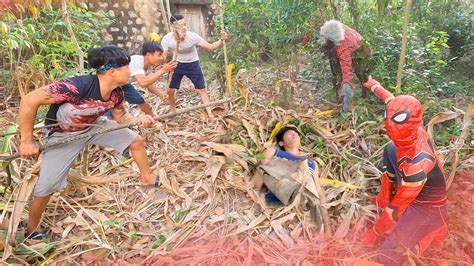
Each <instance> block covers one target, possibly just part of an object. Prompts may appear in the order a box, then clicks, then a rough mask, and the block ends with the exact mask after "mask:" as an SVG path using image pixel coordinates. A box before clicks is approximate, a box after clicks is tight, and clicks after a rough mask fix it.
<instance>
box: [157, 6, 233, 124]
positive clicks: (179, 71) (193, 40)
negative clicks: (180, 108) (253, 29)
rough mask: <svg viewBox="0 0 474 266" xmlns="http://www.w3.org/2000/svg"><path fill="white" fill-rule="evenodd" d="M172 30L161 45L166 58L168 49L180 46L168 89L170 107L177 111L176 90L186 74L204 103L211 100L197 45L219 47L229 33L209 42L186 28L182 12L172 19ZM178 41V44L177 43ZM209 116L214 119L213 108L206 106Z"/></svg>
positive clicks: (210, 47) (211, 49) (222, 33)
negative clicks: (176, 64)
mask: <svg viewBox="0 0 474 266" xmlns="http://www.w3.org/2000/svg"><path fill="white" fill-rule="evenodd" d="M170 22H171V26H172V28H173V31H172V32H169V33H168V34H166V35H165V37H163V40H162V41H161V46H162V47H163V51H164V58H166V56H167V52H168V50H176V47H177V46H178V51H177V54H178V57H177V60H176V61H178V66H177V67H176V69H175V71H174V73H173V76H172V77H171V82H170V85H169V89H168V97H169V103H170V109H171V111H172V112H174V111H176V98H175V92H176V90H177V89H179V87H180V85H181V80H182V78H183V77H184V76H186V77H188V78H189V79H190V80H191V81H192V82H193V85H194V88H195V89H197V91H198V93H199V95H200V96H201V99H202V102H203V103H208V102H209V95H208V94H207V92H206V84H205V81H204V75H203V73H202V70H201V65H200V64H199V55H198V53H197V49H196V48H197V46H201V47H203V48H205V49H207V50H209V51H213V50H215V49H217V48H219V47H220V46H221V45H222V43H223V41H224V40H226V39H227V33H226V32H221V34H220V39H219V40H218V41H215V42H213V43H208V42H207V41H205V40H204V39H203V38H202V37H201V36H199V35H198V34H196V33H194V32H191V31H188V30H187V29H186V22H185V20H184V17H183V16H182V15H180V14H175V15H173V16H172V17H171V19H170ZM177 43H178V45H177ZM206 111H207V114H208V116H209V118H211V119H213V118H214V115H213V114H212V111H211V108H210V107H208V108H206Z"/></svg>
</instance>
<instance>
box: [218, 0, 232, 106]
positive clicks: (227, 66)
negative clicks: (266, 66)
mask: <svg viewBox="0 0 474 266" xmlns="http://www.w3.org/2000/svg"><path fill="white" fill-rule="evenodd" d="M220 6H221V14H220V19H221V31H224V0H220ZM222 46H223V50H224V64H225V71H224V73H225V84H226V96H227V97H230V96H231V86H232V84H231V83H230V80H229V75H228V74H227V69H228V68H229V61H228V59H227V45H226V41H225V40H222Z"/></svg>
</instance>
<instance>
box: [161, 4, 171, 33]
mask: <svg viewBox="0 0 474 266" xmlns="http://www.w3.org/2000/svg"><path fill="white" fill-rule="evenodd" d="M163 1H164V0H160V10H161V16H162V17H163V19H164V23H165V29H166V32H170V31H171V28H170V24H169V23H170V17H169V16H168V15H167V14H166V10H165V5H164V3H163Z"/></svg>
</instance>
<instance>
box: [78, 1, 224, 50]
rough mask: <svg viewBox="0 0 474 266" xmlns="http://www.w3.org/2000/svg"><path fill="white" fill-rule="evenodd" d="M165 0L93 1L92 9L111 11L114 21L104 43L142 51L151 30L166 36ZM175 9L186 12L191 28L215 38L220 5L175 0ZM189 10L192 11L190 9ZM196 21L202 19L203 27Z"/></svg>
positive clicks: (173, 4)
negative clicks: (161, 5) (161, 3)
mask: <svg viewBox="0 0 474 266" xmlns="http://www.w3.org/2000/svg"><path fill="white" fill-rule="evenodd" d="M160 1H161V0H98V1H97V0H89V1H86V3H87V5H88V6H89V8H90V9H91V10H95V11H98V10H101V11H103V12H105V13H108V14H109V15H110V17H111V18H112V23H110V25H108V26H107V27H106V28H105V29H104V30H103V39H104V43H110V44H116V45H118V46H120V47H125V48H127V49H128V50H129V51H130V52H131V53H139V52H140V48H141V44H142V43H143V42H144V41H145V40H147V39H148V36H149V34H150V33H151V32H156V33H158V34H160V35H161V36H162V37H163V36H164V34H166V30H165V26H164V23H165V19H164V17H163V16H162V13H161V9H160ZM170 2H171V3H170V4H171V10H172V12H176V11H178V10H179V11H180V12H181V13H182V14H183V15H184V14H185V13H186V20H187V21H188V29H189V30H192V31H201V32H198V33H199V34H200V35H203V37H204V38H208V39H209V38H211V36H212V33H213V31H214V21H213V20H214V19H213V17H214V14H215V13H216V6H215V5H214V4H213V3H212V0H174V1H173V0H171V1H170ZM188 10H189V11H188ZM195 21H199V26H198V25H197V24H196V22H195Z"/></svg>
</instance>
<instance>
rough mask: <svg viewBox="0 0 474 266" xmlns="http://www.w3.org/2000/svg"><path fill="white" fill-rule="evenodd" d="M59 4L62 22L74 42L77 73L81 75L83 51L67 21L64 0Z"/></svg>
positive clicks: (82, 72)
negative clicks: (77, 66)
mask: <svg viewBox="0 0 474 266" xmlns="http://www.w3.org/2000/svg"><path fill="white" fill-rule="evenodd" d="M61 6H62V11H63V20H64V24H65V25H66V28H67V31H68V32H69V35H70V36H71V41H72V43H73V44H74V47H76V51H77V59H78V64H79V73H80V74H81V75H84V52H83V51H82V49H81V47H80V46H79V43H78V42H77V39H76V35H75V34H74V31H73V30H72V26H71V22H70V21H69V16H68V11H67V5H66V0H62V1H61Z"/></svg>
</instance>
